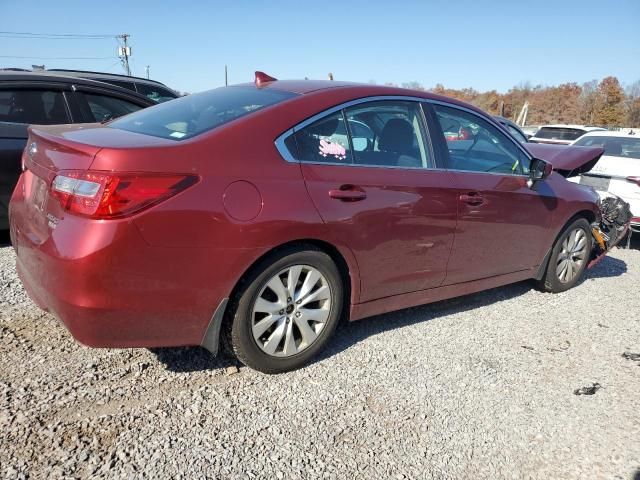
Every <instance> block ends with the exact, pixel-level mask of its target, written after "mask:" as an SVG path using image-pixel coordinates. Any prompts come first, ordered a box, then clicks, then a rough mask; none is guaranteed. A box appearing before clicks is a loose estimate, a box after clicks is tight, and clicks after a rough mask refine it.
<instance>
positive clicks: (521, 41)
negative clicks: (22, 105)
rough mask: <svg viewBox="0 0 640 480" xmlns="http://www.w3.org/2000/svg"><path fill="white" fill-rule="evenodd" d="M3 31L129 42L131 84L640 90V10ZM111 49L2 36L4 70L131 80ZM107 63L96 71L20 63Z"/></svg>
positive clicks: (384, 5)
mask: <svg viewBox="0 0 640 480" xmlns="http://www.w3.org/2000/svg"><path fill="white" fill-rule="evenodd" d="M0 11H1V12H2V16H1V17H0V31H10V32H35V33H57V34H70V33H71V34H118V33H129V34H130V35H131V39H130V42H131V46H132V48H133V56H132V58H131V62H132V67H133V74H134V75H139V76H144V73H145V70H144V69H145V66H146V65H150V67H151V76H152V78H156V79H158V80H160V81H162V82H164V83H166V84H167V85H169V86H171V87H173V88H175V89H178V90H182V91H188V92H196V91H201V90H206V89H209V88H213V87H217V86H220V85H222V84H223V83H224V65H225V64H227V65H228V66H229V82H230V83H240V82H245V81H251V80H252V79H253V72H254V70H264V71H266V72H268V73H269V74H271V75H273V76H275V77H277V78H304V77H309V78H326V77H327V73H328V72H333V74H334V76H335V78H336V79H339V80H352V81H362V82H369V81H375V82H377V83H384V82H395V83H403V82H409V81H417V82H420V83H421V84H423V85H424V86H426V87H432V86H434V85H435V84H436V83H442V84H444V85H445V86H447V87H451V88H462V87H473V88H476V89H479V90H487V89H497V90H498V91H506V90H508V89H509V88H510V87H512V86H514V85H517V84H520V83H522V82H531V83H532V84H533V85H536V84H543V85H555V84H559V83H563V82H569V81H575V82H579V83H581V82H585V81H588V80H591V79H594V78H595V79H601V78H603V77H605V76H607V75H615V76H617V77H618V78H619V79H620V81H621V82H622V83H623V85H624V84H626V85H628V84H630V83H632V82H634V81H636V80H639V79H640V26H639V25H640V0H616V1H615V2H613V1H602V0H600V1H592V0H586V1H573V2H565V1H562V0H555V1H547V0H535V1H518V0H510V1H503V0H495V1H488V0H485V1H481V0H475V1H467V0H454V1H405V0H393V1H385V2H382V1H372V0H370V1H360V0H358V1H351V2H349V1H346V0H344V1H333V0H331V1H329V0H327V1H322V2H320V1H314V2H301V1H277V0H274V1H271V2H257V1H256V2H250V1H242V0H235V1H226V2H217V1H207V2H205V1H202V2H195V1H184V0H183V1H179V2H166V1H165V2H161V1H158V0H155V1H149V0H136V1H121V0H110V1H108V2H88V1H86V0H84V1H75V0H74V1H65V0H60V1H56V2H53V1H42V0H31V1H26V0H24V1H17V0H0ZM116 48H117V42H116V40H115V39H100V40H42V39H26V40H23V39H13V38H6V37H0V66H17V67H30V66H31V64H32V63H36V64H42V63H44V64H45V65H46V66H47V67H48V68H55V67H57V68H79V69H87V70H104V71H112V72H116V73H122V68H121V67H120V65H119V64H118V63H117V58H116V57H115V55H116ZM7 55H13V56H25V57H107V58H101V59H100V60H56V59H52V58H46V59H38V58H33V59H28V58H25V59H14V58H3V56H7Z"/></svg>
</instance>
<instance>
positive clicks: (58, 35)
mask: <svg viewBox="0 0 640 480" xmlns="http://www.w3.org/2000/svg"><path fill="white" fill-rule="evenodd" d="M0 36H2V37H5V38H42V39H50V40H51V39H60V40H77V39H85V40H86V39H95V40H97V39H102V38H113V37H117V36H118V35H117V34H113V35H99V34H88V35H83V34H77V33H33V32H4V31H0Z"/></svg>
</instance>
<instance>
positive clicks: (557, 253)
mask: <svg viewBox="0 0 640 480" xmlns="http://www.w3.org/2000/svg"><path fill="white" fill-rule="evenodd" d="M591 248H592V239H591V226H590V225H589V222H588V221H587V220H586V219H584V218H579V219H577V220H575V221H573V222H572V223H571V224H569V225H568V226H567V227H565V229H564V230H563V231H562V233H561V234H560V236H559V237H558V240H557V241H556V243H555V245H554V246H553V250H552V251H551V256H550V258H549V264H548V265H547V270H546V273H545V276H544V277H543V279H542V281H541V282H540V287H541V288H542V289H543V290H545V291H547V292H554V293H558V292H564V291H565V290H569V289H570V288H571V287H573V286H574V285H575V284H576V283H578V281H579V280H580V277H581V276H582V274H583V273H584V271H585V270H586V268H587V264H588V262H589V258H590V256H591Z"/></svg>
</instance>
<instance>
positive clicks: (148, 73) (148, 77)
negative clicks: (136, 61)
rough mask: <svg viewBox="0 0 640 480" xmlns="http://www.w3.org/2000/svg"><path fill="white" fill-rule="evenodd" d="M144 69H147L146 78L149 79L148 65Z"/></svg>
mask: <svg viewBox="0 0 640 480" xmlns="http://www.w3.org/2000/svg"><path fill="white" fill-rule="evenodd" d="M145 70H146V71H147V80H148V79H149V65H147V68H145Z"/></svg>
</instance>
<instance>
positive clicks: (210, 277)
mask: <svg viewBox="0 0 640 480" xmlns="http://www.w3.org/2000/svg"><path fill="white" fill-rule="evenodd" d="M11 207H12V209H11V211H12V215H11V235H12V241H13V245H14V248H15V250H16V254H17V255H16V267H17V271H18V274H19V276H20V278H21V280H22V282H23V284H24V286H25V289H26V291H27V293H28V294H29V296H30V297H31V298H32V299H33V301H34V302H35V303H36V304H37V305H38V306H39V307H40V308H42V309H44V310H46V311H50V312H51V313H53V314H54V315H55V316H56V317H58V318H59V319H60V320H61V321H62V322H63V323H64V325H65V326H66V328H67V329H68V330H69V331H70V332H71V334H72V335H73V337H74V338H75V339H76V340H77V341H79V342H80V343H82V344H84V345H87V346H91V347H164V346H181V345H200V344H201V342H202V340H203V337H204V335H205V332H206V330H207V327H208V325H209V323H210V321H211V319H212V316H213V314H214V312H215V310H216V308H217V307H218V305H219V304H220V303H221V301H222V300H223V299H224V298H226V297H228V296H229V293H230V291H231V289H232V288H233V285H234V284H235V281H236V280H237V278H238V276H236V275H239V273H238V272H241V271H243V268H244V266H243V259H246V258H249V257H251V256H252V254H253V253H252V252H250V251H248V250H240V249H238V250H231V249H204V248H191V249H188V248H164V247H152V246H150V245H148V244H147V243H146V242H145V241H144V239H143V238H142V236H141V235H140V233H139V231H138V229H137V227H136V226H135V224H134V223H132V222H104V221H102V222H97V221H87V220H84V219H76V218H67V219H65V220H64V222H60V224H59V225H58V227H57V228H56V229H55V230H52V231H51V232H50V235H49V236H48V238H46V240H44V241H38V240H37V239H36V238H35V235H34V234H32V233H31V232H29V230H28V224H26V223H27V222H24V223H25V224H23V223H22V217H23V215H21V208H22V205H21V202H20V200H15V198H14V201H13V202H12V205H11Z"/></svg>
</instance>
